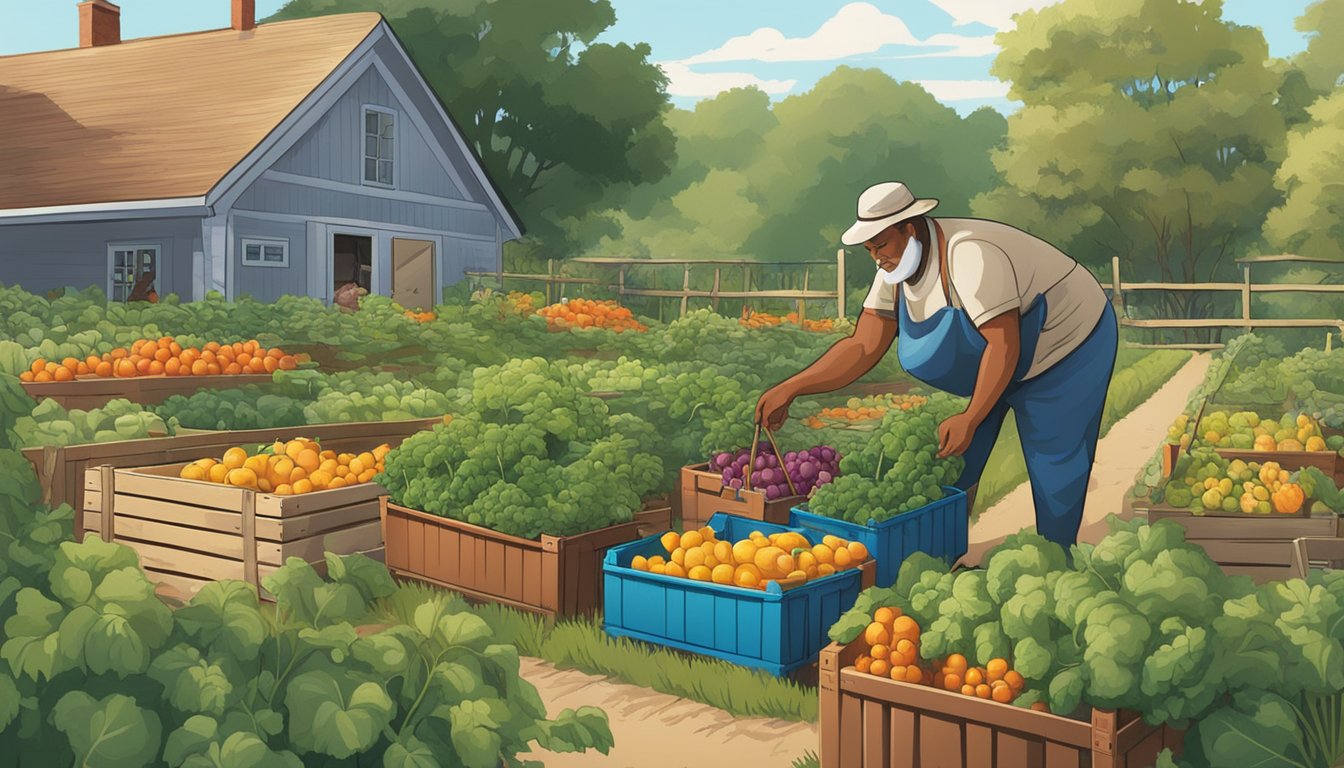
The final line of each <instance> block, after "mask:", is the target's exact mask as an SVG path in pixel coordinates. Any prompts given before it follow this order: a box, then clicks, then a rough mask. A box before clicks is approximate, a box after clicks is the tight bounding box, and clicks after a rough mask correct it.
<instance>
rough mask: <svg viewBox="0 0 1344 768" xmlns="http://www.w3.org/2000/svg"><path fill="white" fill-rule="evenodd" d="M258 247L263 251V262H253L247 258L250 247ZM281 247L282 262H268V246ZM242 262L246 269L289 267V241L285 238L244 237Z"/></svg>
mask: <svg viewBox="0 0 1344 768" xmlns="http://www.w3.org/2000/svg"><path fill="white" fill-rule="evenodd" d="M253 245H255V246H257V247H258V248H260V249H261V256H262V258H261V260H260V261H253V260H251V259H249V258H247V249H248V246H253ZM277 245H278V246H280V248H281V259H280V261H266V260H265V258H266V246H277ZM240 260H241V261H242V264H243V266H244V267H281V268H284V267H288V266H289V239H288V238H283V237H244V238H243V242H242V253H241V254H240Z"/></svg>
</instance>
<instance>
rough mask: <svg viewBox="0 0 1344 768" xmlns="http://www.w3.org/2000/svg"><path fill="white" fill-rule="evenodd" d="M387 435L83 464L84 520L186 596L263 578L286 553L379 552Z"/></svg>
mask: <svg viewBox="0 0 1344 768" xmlns="http://www.w3.org/2000/svg"><path fill="white" fill-rule="evenodd" d="M389 450H391V446H390V444H388V443H383V444H381V445H369V446H367V447H366V448H365V449H363V450H360V451H359V452H354V449H350V451H348V452H338V451H335V450H331V449H327V448H323V446H322V445H321V443H320V442H317V441H313V440H309V439H306V438H302V437H295V438H293V439H290V440H277V441H276V442H275V443H273V444H270V445H266V446H256V447H252V448H251V449H249V448H246V447H243V446H234V447H231V448H229V449H228V450H225V451H223V452H222V453H221V454H219V455H208V456H202V457H201V458H200V459H197V460H195V461H192V462H188V463H179V464H165V465H159V466H149V467H138V468H129V469H116V468H113V467H111V466H101V467H97V468H91V469H88V470H86V472H85V478H84V485H85V491H86V492H85V494H84V521H83V523H84V525H83V527H84V528H85V529H86V530H90V531H94V532H97V534H98V535H100V536H101V537H102V538H103V539H104V540H106V541H117V542H120V543H123V544H126V545H128V546H130V547H131V548H132V549H134V550H136V552H137V553H138V554H139V555H140V561H141V565H142V566H143V567H144V569H145V571H146V573H148V574H149V576H150V578H151V580H153V581H155V582H157V583H160V584H167V585H168V586H170V587H172V588H173V589H174V590H175V591H176V592H178V593H180V594H181V595H184V596H190V595H191V594H194V592H195V591H196V590H197V589H199V587H200V586H201V585H203V584H205V583H207V582H210V581H217V580H220V579H242V580H244V581H247V582H248V583H250V584H253V585H254V586H255V585H259V584H260V580H261V579H264V578H265V577H266V576H267V575H269V574H270V573H272V572H274V571H275V570H276V569H277V568H279V567H280V566H281V565H283V564H284V562H285V560H286V559H288V558H291V557H298V558H302V559H303V560H305V561H307V562H310V563H322V562H323V560H324V552H328V551H330V552H335V553H337V554H351V553H354V552H360V553H364V554H367V555H370V556H373V557H377V558H379V559H381V553H382V546H383V542H382V531H381V526H380V523H379V505H378V497H379V496H380V495H382V494H383V493H386V491H384V490H383V488H382V487H381V486H379V485H377V484H376V483H374V482H373V478H374V476H375V475H376V474H377V473H378V472H379V471H381V469H382V463H383V457H384V456H385V455H386V454H387V452H388V451H389Z"/></svg>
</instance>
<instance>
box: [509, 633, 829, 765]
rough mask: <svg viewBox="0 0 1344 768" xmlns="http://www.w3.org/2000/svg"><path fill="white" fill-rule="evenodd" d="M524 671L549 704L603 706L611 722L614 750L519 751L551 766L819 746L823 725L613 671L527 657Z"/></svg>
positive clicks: (764, 759)
mask: <svg viewBox="0 0 1344 768" xmlns="http://www.w3.org/2000/svg"><path fill="white" fill-rule="evenodd" d="M522 676H523V678H524V679H526V680H527V681H529V682H531V683H532V684H533V685H535V686H536V687H537V690H538V692H540V694H541V699H542V701H544V702H545V703H546V711H547V712H549V713H551V715H552V716H554V715H555V714H556V713H558V712H560V710H562V709H577V708H578V707H582V706H593V707H601V708H602V709H603V710H604V711H606V713H607V716H608V717H609V718H610V722H611V732H612V735H613V736H614V737H615V740H616V746H615V747H613V748H612V750H611V753H610V754H607V755H603V754H601V753H599V752H588V753H579V754H555V753H550V752H542V751H536V752H533V753H531V754H528V755H519V757H520V758H521V759H524V760H527V759H536V760H540V761H542V763H544V764H545V765H546V768H636V767H637V768H692V767H694V768H703V767H704V766H721V765H750V766H753V767H754V768H788V766H790V765H791V764H792V763H793V761H794V760H796V759H798V758H800V757H802V756H803V754H804V753H806V752H809V751H811V752H816V751H817V727H816V725H815V724H813V723H796V722H790V721H787V720H777V719H769V718H736V717H733V716H732V715H731V714H729V713H727V712H725V711H723V710H721V709H717V708H715V707H710V706H707V705H705V704H700V703H698V702H694V701H688V700H686V699H681V698H677V697H676V696H669V695H667V694H664V693H658V692H657V691H652V690H649V689H648V688H639V687H637V686H633V685H626V684H624V683H620V682H617V681H614V680H612V679H611V678H607V677H600V676H596V675H589V674H585V673H583V672H578V671H574V670H562V669H557V668H556V667H554V666H552V665H551V664H548V663H546V662H544V661H541V660H539V659H531V658H524V659H523V660H522Z"/></svg>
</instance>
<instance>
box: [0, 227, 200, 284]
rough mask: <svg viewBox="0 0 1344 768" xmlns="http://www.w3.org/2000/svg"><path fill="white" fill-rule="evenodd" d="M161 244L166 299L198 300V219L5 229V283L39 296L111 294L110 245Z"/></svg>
mask: <svg viewBox="0 0 1344 768" xmlns="http://www.w3.org/2000/svg"><path fill="white" fill-rule="evenodd" d="M111 245H157V246H158V247H159V249H160V250H159V262H160V263H159V266H158V280H157V283H156V288H157V290H158V292H159V293H160V294H161V295H164V296H166V295H168V294H169V293H176V294H177V295H178V296H180V297H181V298H182V299H183V300H190V299H191V295H192V252H193V251H196V250H200V248H201V220H200V219H199V218H197V217H194V216H193V217H184V218H165V219H134V220H127V221H90V222H63V223H56V224H12V225H7V226H5V227H3V228H0V265H3V266H4V271H3V276H2V277H0V282H2V283H4V284H5V285H18V286H20V287H22V288H23V289H24V290H26V291H29V292H31V293H36V294H45V293H47V292H48V291H53V290H56V289H59V288H66V287H70V288H74V289H76V290H84V289H85V288H88V287H89V286H92V285H96V286H98V287H99V288H101V289H103V290H104V291H106V290H107V286H108V280H109V277H110V274H111V264H110V257H109V250H108V249H109V246H111Z"/></svg>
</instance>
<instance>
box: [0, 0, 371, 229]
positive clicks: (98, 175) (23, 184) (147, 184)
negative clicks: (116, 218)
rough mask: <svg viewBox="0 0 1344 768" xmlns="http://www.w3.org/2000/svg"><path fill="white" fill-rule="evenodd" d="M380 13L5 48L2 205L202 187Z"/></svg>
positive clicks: (169, 194) (149, 195)
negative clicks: (85, 44) (46, 47)
mask: <svg viewBox="0 0 1344 768" xmlns="http://www.w3.org/2000/svg"><path fill="white" fill-rule="evenodd" d="M381 21H382V17H381V16H380V15H378V14H376V13H355V14H342V15H336V16H320V17H315V18H310V19H301V20H296V21H284V22H277V23H273V24H264V25H261V26H258V27H257V28H256V29H254V30H251V31H248V32H238V31H235V30H232V29H224V30H215V31H210V32H198V33H193V34H185V35H172V36H167V37H154V38H141V39H137V40H128V41H125V42H122V43H118V44H116V45H108V46H98V47H94V48H75V49H69V50H62V51H49V52H43V53H30V54H22V55H18V56H6V57H0V115H4V116H5V121H4V122H5V131H4V140H3V141H0V210H4V209H16V208H43V207H55V206H67V205H82V204H104V203H120V202H130V201H149V200H166V199H178V198H203V197H204V196H205V195H206V194H207V193H208V192H209V191H210V190H211V188H212V187H214V186H215V184H216V183H218V182H219V181H220V179H222V178H223V177H224V176H225V175H226V174H228V173H229V171H230V170H231V169H233V168H234V166H236V165H237V164H238V163H239V162H241V161H242V160H243V159H244V158H245V157H247V156H248V154H249V153H251V152H252V150H253V149H254V148H256V147H257V146H258V145H259V144H261V143H262V141H263V139H265V138H266V137H267V135H268V134H270V133H271V132H272V131H273V130H274V129H275V128H276V126H277V125H279V124H280V123H281V122H282V121H283V120H284V119H285V118H286V116H287V115H289V114H290V112H292V111H293V110H294V109H295V108H296V107H298V106H299V105H300V104H301V103H302V102H303V101H304V100H305V99H306V98H307V97H308V96H309V95H310V94H311V93H312V92H313V91H314V90H315V89H316V88H317V87H318V86H319V85H320V84H321V83H322V82H323V81H324V80H325V79H326V78H327V77H328V76H329V75H330V74H331V73H332V72H333V71H334V70H335V69H336V68H337V67H338V65H340V63H341V62H342V61H344V60H345V59H346V58H347V57H349V56H350V54H351V53H352V52H353V51H354V50H355V49H356V48H357V47H359V45H360V44H361V43H362V42H363V41H364V40H365V39H366V38H367V37H368V36H369V35H370V33H372V32H373V31H374V30H375V29H376V28H377V27H378V25H379V23H380V22H381Z"/></svg>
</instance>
